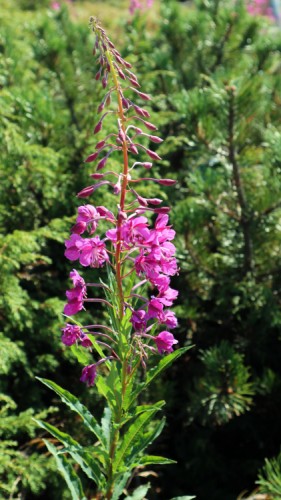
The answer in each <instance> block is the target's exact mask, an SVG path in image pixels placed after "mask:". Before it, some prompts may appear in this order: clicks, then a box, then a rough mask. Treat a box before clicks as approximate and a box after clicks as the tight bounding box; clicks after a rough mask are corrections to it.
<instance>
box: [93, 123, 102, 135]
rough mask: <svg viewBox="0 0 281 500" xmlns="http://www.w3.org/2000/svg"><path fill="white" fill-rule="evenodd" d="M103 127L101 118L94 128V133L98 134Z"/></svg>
mask: <svg viewBox="0 0 281 500" xmlns="http://www.w3.org/2000/svg"><path fill="white" fill-rule="evenodd" d="M101 129H102V120H100V121H99V122H98V123H97V125H96V126H95V128H94V134H97V133H98V132H100V130H101Z"/></svg>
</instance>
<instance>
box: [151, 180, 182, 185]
mask: <svg viewBox="0 0 281 500" xmlns="http://www.w3.org/2000/svg"><path fill="white" fill-rule="evenodd" d="M154 180H155V181H156V182H158V184H161V186H173V185H174V184H176V182H177V181H175V180H174V179H154Z"/></svg>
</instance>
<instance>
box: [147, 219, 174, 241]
mask: <svg viewBox="0 0 281 500" xmlns="http://www.w3.org/2000/svg"><path fill="white" fill-rule="evenodd" d="M168 222H169V216H168V215H167V214H159V215H158V217H157V219H156V221H155V226H154V229H152V230H151V232H150V238H149V242H151V243H154V244H156V245H159V244H160V243H163V242H164V241H171V240H173V239H174V237H175V234H176V232H175V231H174V229H171V226H167V224H168Z"/></svg>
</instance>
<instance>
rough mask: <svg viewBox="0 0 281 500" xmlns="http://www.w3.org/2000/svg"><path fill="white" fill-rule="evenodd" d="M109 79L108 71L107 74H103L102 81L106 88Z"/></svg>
mask: <svg viewBox="0 0 281 500" xmlns="http://www.w3.org/2000/svg"><path fill="white" fill-rule="evenodd" d="M107 80H108V73H106V74H105V75H104V76H103V78H102V81H101V83H102V87H103V88H104V89H105V88H106V86H107Z"/></svg>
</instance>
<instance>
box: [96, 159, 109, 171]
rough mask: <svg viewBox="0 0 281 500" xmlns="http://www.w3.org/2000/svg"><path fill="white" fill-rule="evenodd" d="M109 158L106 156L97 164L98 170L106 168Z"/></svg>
mask: <svg viewBox="0 0 281 500" xmlns="http://www.w3.org/2000/svg"><path fill="white" fill-rule="evenodd" d="M107 158H108V156H104V157H103V158H102V159H101V160H100V161H99V162H98V164H97V170H101V169H102V168H104V167H105V165H106V162H107Z"/></svg>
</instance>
